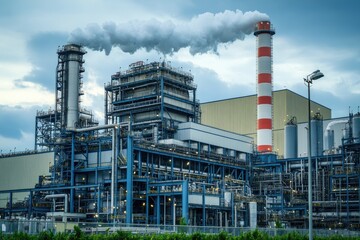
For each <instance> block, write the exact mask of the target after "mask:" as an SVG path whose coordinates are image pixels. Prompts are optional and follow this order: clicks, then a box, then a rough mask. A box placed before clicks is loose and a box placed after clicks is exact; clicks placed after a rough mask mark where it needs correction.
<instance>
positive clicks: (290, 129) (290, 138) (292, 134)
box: [284, 123, 298, 158]
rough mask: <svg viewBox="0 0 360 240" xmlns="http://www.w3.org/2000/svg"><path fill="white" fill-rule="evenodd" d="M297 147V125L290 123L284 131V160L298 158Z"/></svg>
mask: <svg viewBox="0 0 360 240" xmlns="http://www.w3.org/2000/svg"><path fill="white" fill-rule="evenodd" d="M297 146H298V143H297V125H296V124H293V123H288V124H286V125H285V129H284V158H296V157H297Z"/></svg>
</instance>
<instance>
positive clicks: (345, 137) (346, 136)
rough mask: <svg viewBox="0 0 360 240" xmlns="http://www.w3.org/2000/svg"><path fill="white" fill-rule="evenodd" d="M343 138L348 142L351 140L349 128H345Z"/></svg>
mask: <svg viewBox="0 0 360 240" xmlns="http://www.w3.org/2000/svg"><path fill="white" fill-rule="evenodd" d="M342 138H343V139H344V140H347V139H349V129H348V128H347V127H345V128H344V129H343V130H342Z"/></svg>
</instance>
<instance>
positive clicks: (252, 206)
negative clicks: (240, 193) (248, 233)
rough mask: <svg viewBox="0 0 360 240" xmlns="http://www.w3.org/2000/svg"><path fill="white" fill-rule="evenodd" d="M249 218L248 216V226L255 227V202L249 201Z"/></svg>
mask: <svg viewBox="0 0 360 240" xmlns="http://www.w3.org/2000/svg"><path fill="white" fill-rule="evenodd" d="M249 218H250V221H249V222H250V224H249V225H250V226H249V227H250V228H256V227H257V203H256V202H249Z"/></svg>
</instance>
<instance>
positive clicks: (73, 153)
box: [70, 132, 75, 213]
mask: <svg viewBox="0 0 360 240" xmlns="http://www.w3.org/2000/svg"><path fill="white" fill-rule="evenodd" d="M70 174H71V177H70V184H71V187H73V186H75V132H72V133H71V173H70ZM74 192H75V189H74V188H71V189H70V212H71V213H73V212H74V195H75V194H74Z"/></svg>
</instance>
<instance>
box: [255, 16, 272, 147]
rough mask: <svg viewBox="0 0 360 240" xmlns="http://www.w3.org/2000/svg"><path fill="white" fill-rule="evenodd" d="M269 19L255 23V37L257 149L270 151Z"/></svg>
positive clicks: (270, 42) (270, 71) (270, 69)
mask: <svg viewBox="0 0 360 240" xmlns="http://www.w3.org/2000/svg"><path fill="white" fill-rule="evenodd" d="M274 34H275V31H274V30H273V29H272V27H271V23H270V22H269V21H262V22H258V23H257V24H256V30H255V32H254V35H255V36H256V37H257V57H258V59H257V150H258V152H272V150H273V149H272V148H273V144H272V142H273V141H272V140H273V139H272V35H274Z"/></svg>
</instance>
